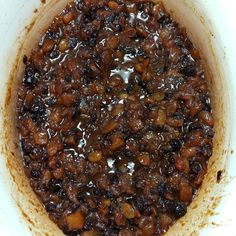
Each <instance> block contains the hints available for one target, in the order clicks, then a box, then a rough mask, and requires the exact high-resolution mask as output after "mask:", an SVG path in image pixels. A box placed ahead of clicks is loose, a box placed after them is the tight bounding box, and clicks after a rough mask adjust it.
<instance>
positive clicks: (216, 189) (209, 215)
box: [0, 0, 230, 235]
mask: <svg viewBox="0 0 236 236" xmlns="http://www.w3.org/2000/svg"><path fill="white" fill-rule="evenodd" d="M14 2H16V4H17V0H14ZM22 2H23V1H22ZM67 2H69V1H68V0H67V1H58V2H56V4H55V1H53V0H51V1H47V3H46V4H42V5H40V3H37V4H33V3H32V2H31V3H28V2H25V3H23V8H21V9H22V10H23V12H24V15H19V16H17V17H18V18H19V20H20V19H21V21H19V22H18V24H19V25H18V26H17V24H16V26H15V29H14V28H13V29H11V30H10V32H11V31H12V32H13V33H12V35H13V36H14V35H15V36H16V35H19V36H20V38H19V40H18V41H17V43H15V44H14V47H11V50H12V51H13V52H14V53H12V52H11V51H10V49H9V46H8V47H6V48H7V49H9V50H8V52H6V53H9V55H7V57H8V58H9V62H8V66H7V67H6V69H5V70H6V72H5V74H4V75H5V77H2V78H1V81H3V82H4V83H5V84H6V82H8V83H7V85H5V86H4V85H1V86H3V87H2V89H4V90H3V91H6V94H5V99H2V100H3V101H2V109H3V112H2V117H1V125H2V127H3V129H2V130H3V133H2V139H1V147H2V156H3V157H4V159H3V161H2V163H0V168H1V176H2V177H3V178H2V180H1V182H2V183H1V184H2V186H4V193H2V194H4V196H3V197H4V199H7V200H6V201H9V206H11V209H12V213H11V214H15V215H16V217H15V218H16V219H15V221H17V222H19V221H20V222H22V223H24V224H23V225H24V226H22V225H21V224H20V226H19V227H20V228H21V230H22V232H24V233H23V234H22V235H63V234H62V232H61V231H60V230H59V229H58V228H57V226H56V225H55V224H54V223H52V222H51V221H49V220H48V216H47V214H46V212H45V210H44V209H43V207H42V206H41V204H40V203H39V201H38V199H37V198H36V196H35V194H34V193H33V191H32V190H31V188H30V187H29V183H28V180H27V179H26V177H25V175H24V173H23V170H22V169H23V168H22V164H21V162H20V158H19V150H18V144H17V140H16V138H17V135H16V130H15V127H14V117H13V116H12V114H14V110H15V109H14V104H15V101H16V98H17V96H16V93H17V90H16V88H17V84H18V81H19V78H20V77H21V76H22V73H23V63H22V57H23V55H25V54H26V55H27V54H29V52H30V50H31V48H32V46H33V45H34V44H35V43H36V41H37V39H38V38H39V36H40V34H41V33H42V32H43V30H44V29H46V28H47V26H48V25H49V24H50V22H51V21H52V19H53V17H54V16H55V15H56V14H58V13H59V12H60V11H61V10H62V9H63V8H64V6H65V5H66V4H67ZM163 2H164V5H165V6H166V8H167V9H168V10H169V11H170V12H171V13H172V16H173V17H174V19H175V20H176V21H177V22H179V24H180V25H181V26H184V27H185V28H186V29H187V33H188V36H189V37H190V38H191V39H192V41H193V42H194V44H195V45H196V47H197V48H199V49H200V51H201V52H203V54H202V58H203V60H204V63H205V66H206V71H207V72H208V76H207V77H208V82H209V85H210V87H211V90H212V94H211V96H212V103H213V109H214V117H215V121H216V122H215V132H216V134H215V138H214V153H213V156H212V157H211V160H210V163H209V168H208V173H207V175H206V177H205V180H204V183H203V185H202V187H201V189H200V191H199V192H198V194H197V196H196V198H195V199H194V201H193V202H192V204H191V205H190V207H189V210H188V213H187V214H186V215H185V216H184V217H183V218H181V219H180V220H179V221H178V222H177V223H176V224H175V225H174V226H173V227H171V229H170V230H169V231H168V232H167V234H166V235H198V234H199V232H201V233H204V230H205V229H208V228H209V227H211V226H212V222H213V220H212V219H213V218H214V217H215V215H216V214H217V213H218V210H217V207H218V206H219V205H220V202H221V199H222V196H223V191H224V189H225V188H226V186H227V184H228V178H229V174H228V167H227V162H228V158H229V138H230V136H229V135H230V132H229V122H230V121H229V114H230V111H229V104H228V102H227V101H228V100H229V98H228V96H229V92H228V87H227V85H228V81H227V80H226V75H225V69H224V68H223V64H224V61H223V60H224V51H223V50H222V47H221V46H222V44H221V42H219V37H218V34H217V32H215V30H214V25H212V24H211V22H210V21H209V16H208V14H209V12H208V10H207V9H208V8H207V4H206V3H204V1H203V0H202V1H194V0H191V1H185V0H178V1H176V0H163ZM205 2H208V1H205ZM209 2H210V1H209ZM18 6H19V8H20V6H21V5H20V4H18ZM35 7H37V12H36V13H33V11H34V9H35ZM26 10H27V11H26ZM29 10H30V12H31V14H29V13H26V12H28V11H29ZM25 15H27V17H25ZM32 19H33V21H32ZM29 22H30V24H28V23H29ZM25 25H29V26H28V27H27V28H25V29H24V28H23V27H24V26H25ZM20 29H24V30H20ZM12 35H11V34H10V35H8V37H9V38H10V37H12ZM15 36H14V37H15ZM16 52H18V53H16ZM13 55H16V56H13ZM0 62H1V61H0ZM1 63H4V62H1ZM12 68H13V69H12ZM8 78H9V79H8ZM2 96H3V95H2ZM218 171H222V173H223V176H224V178H223V179H222V180H221V181H220V182H219V181H218V182H217V173H218ZM218 175H219V174H218ZM9 196H11V197H10V198H9ZM0 209H1V208H0ZM45 225H47V227H45ZM18 232H19V231H18ZM11 235H14V234H11Z"/></svg>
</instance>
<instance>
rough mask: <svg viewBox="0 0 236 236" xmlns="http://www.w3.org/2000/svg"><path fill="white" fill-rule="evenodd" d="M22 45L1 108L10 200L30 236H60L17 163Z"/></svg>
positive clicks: (212, 205) (206, 213)
mask: <svg viewBox="0 0 236 236" xmlns="http://www.w3.org/2000/svg"><path fill="white" fill-rule="evenodd" d="M41 2H42V4H45V3H46V1H45V0H41ZM54 4H55V3H54ZM65 5H66V1H65ZM40 11H41V9H39V10H38V12H40ZM36 20H37V18H35V19H33V21H32V22H31V24H30V25H29V26H27V27H25V37H24V38H27V36H28V35H29V33H31V30H32V28H33V26H34V25H35V22H36ZM23 44H24V40H23V41H22V42H21V44H20V47H19V51H18V55H17V57H16V60H15V61H16V62H15V64H14V65H13V67H12V71H11V75H10V77H9V80H8V85H7V92H6V97H5V104H4V108H3V111H2V113H3V117H4V121H3V126H4V130H3V140H4V143H5V145H4V146H3V148H2V150H1V151H2V152H3V155H4V156H5V158H6V163H7V164H6V165H7V169H8V171H9V174H10V176H11V179H12V182H13V183H14V185H15V190H16V191H14V192H13V191H12V193H14V196H12V198H13V199H14V200H15V201H16V205H17V207H18V208H19V210H20V212H21V215H22V218H23V219H24V220H26V221H27V222H28V228H29V230H30V231H32V235H45V236H49V235H50V236H53V235H55V236H58V235H62V234H60V233H58V232H59V231H57V230H55V231H54V229H56V228H55V226H54V227H53V229H52V233H51V230H50V227H51V225H53V223H52V222H51V224H48V223H49V221H50V220H49V218H48V219H46V218H45V217H47V215H46V213H45V211H44V209H43V208H42V205H41V204H40V202H39V201H38V200H37V198H36V196H35V195H34V193H33V192H32V190H31V188H30V187H29V183H28V182H27V179H26V177H25V175H24V172H23V166H22V163H21V162H20V158H19V157H20V155H19V145H18V143H17V142H16V133H15V130H14V126H13V124H14V120H12V119H13V116H12V113H13V110H14V109H13V107H12V100H14V98H15V97H14V96H15V94H16V93H15V87H17V84H16V82H17V80H16V77H17V75H18V71H19V67H20V64H21V63H22V62H21V60H22V58H21V54H22V50H23ZM219 110H220V109H219ZM9 118H10V120H9ZM219 123H220V121H219ZM224 127H225V126H224V122H222V123H221V124H219V127H218V129H221V131H219V133H218V134H217V139H218V140H217V142H216V145H215V147H214V148H215V149H217V150H219V151H218V153H219V152H220V151H222V148H221V143H223V139H224V135H222V136H221V134H224V130H225V128H224ZM11 129H12V130H11ZM220 136H221V137H220ZM221 139H222V140H221ZM13 150H14V151H13ZM226 152H228V151H227V150H225V149H224V150H223V151H222V154H221V155H220V157H221V156H222V155H226ZM229 152H230V151H229ZM231 154H233V150H231ZM216 161H218V159H216V160H214V161H213V162H212V163H211V165H213V164H214V163H215V162H216ZM213 170H214V168H213V169H212V171H213ZM218 170H219V169H218ZM221 170H222V171H225V170H224V169H221ZM216 173H217V175H218V172H217V171H216V172H214V173H210V174H212V175H211V176H210V177H208V176H207V181H209V183H215V182H216V181H215V178H216V175H215V174H216ZM210 174H209V175H210ZM213 177H214V182H213ZM225 181H226V180H225V175H224V178H223V179H221V181H220V184H219V185H222V186H224V185H223V184H225ZM204 182H206V181H204ZM206 184H208V183H206ZM207 191H210V190H209V189H208V190H207ZM207 191H206V192H204V191H203V192H201V194H205V195H207V194H208V192H207ZM18 195H20V197H21V198H22V197H24V198H26V199H27V201H28V203H30V205H31V209H30V210H26V209H25V208H24V207H22V204H21V200H20V198H18ZM221 198H222V196H215V197H212V198H211V203H210V204H209V209H211V210H209V209H208V210H205V211H204V212H203V215H202V218H203V219H206V218H207V217H208V216H211V215H215V214H217V212H215V211H214V209H215V208H216V207H217V206H218V205H219V203H220V201H221ZM28 205H29V204H28ZM197 207H198V201H195V202H194V204H193V205H192V209H191V210H193V209H195V208H197ZM212 209H213V210H212ZM35 212H37V213H38V215H37V216H39V217H40V218H41V217H42V218H44V221H43V222H44V224H45V223H46V224H47V225H48V226H47V231H48V232H50V233H47V232H44V234H42V233H39V230H38V229H35V227H38V226H39V223H38V221H37V219H35V218H33V219H32V215H33V214H34V213H35ZM202 222H203V221H202ZM178 223H179V224H180V225H182V226H183V227H191V225H185V222H184V220H181V221H180V222H177V224H178ZM211 223H212V224H216V223H214V222H211ZM206 225H208V222H206V223H202V224H201V225H199V226H200V228H201V227H202V228H204V227H205V226H206ZM41 226H42V228H45V225H42V224H41ZM183 227H180V229H181V231H182V229H183ZM54 232H55V233H54ZM181 233H182V232H181ZM179 235H181V234H179ZM182 235H185V234H184V233H182ZM189 235H192V236H194V235H198V233H197V232H193V231H191V233H190V234H189Z"/></svg>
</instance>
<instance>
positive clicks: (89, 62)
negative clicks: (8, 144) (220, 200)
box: [17, 0, 214, 236]
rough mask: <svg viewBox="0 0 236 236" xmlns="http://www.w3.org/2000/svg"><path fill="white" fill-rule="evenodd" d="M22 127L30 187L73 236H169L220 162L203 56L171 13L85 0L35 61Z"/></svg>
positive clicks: (21, 100)
mask: <svg viewBox="0 0 236 236" xmlns="http://www.w3.org/2000/svg"><path fill="white" fill-rule="evenodd" d="M23 61H24V63H25V74H24V77H23V78H22V83H21V86H20V87H19V92H18V104H17V114H18V121H17V128H18V129H19V134H20V136H19V141H20V144H21V148H22V161H23V163H24V166H25V173H26V175H27V177H28V178H29V179H30V184H31V186H32V188H33V190H34V191H35V193H36V194H37V196H38V197H39V199H40V201H41V202H42V203H43V205H44V206H45V208H46V210H47V212H48V213H49V217H50V219H51V220H53V221H54V222H55V223H56V224H57V225H58V226H59V227H60V228H61V229H62V230H63V231H64V232H65V234H67V235H82V236H95V235H107V236H112V235H114V236H115V235H119V236H130V235H135V236H136V235H137V236H139V235H140V236H152V235H162V234H163V233H164V232H165V231H166V230H167V229H168V227H169V226H170V225H172V224H173V223H174V222H175V221H176V220H177V219H178V218H180V217H182V216H184V215H185V214H186V212H187V206H188V205H189V204H190V202H191V201H192V198H193V197H194V195H195V193H196V191H197V189H198V188H199V187H200V185H201V183H202V181H203V178H204V175H205V173H206V171H207V163H208V160H209V158H210V156H211V154H212V138H213V136H214V131H213V125H214V121H213V117H212V113H211V104H210V97H209V92H208V86H207V81H206V79H205V74H204V70H203V66H202V65H201V60H200V57H199V52H198V51H197V50H196V49H195V47H194V46H193V45H192V43H191V42H190V41H189V39H188V38H187V35H186V33H185V30H184V29H181V28H179V27H178V24H177V23H175V22H173V20H172V19H171V17H170V15H169V14H168V13H167V12H166V11H165V9H164V8H163V6H162V4H160V3H159V4H154V3H153V2H149V1H135V0H133V1H123V0H119V1H116V2H115V1H106V0H102V1H95V0H84V1H81V0H77V1H75V2H73V3H72V4H71V5H68V6H67V7H66V9H65V10H64V11H63V12H62V13H61V14H60V15H58V16H57V17H55V19H54V21H53V22H52V24H51V26H50V27H49V28H48V30H47V31H46V32H45V33H44V34H43V35H42V37H41V39H40V40H39V42H38V44H37V45H36V46H35V47H34V49H33V50H32V52H31V55H29V56H28V57H27V56H25V57H24V58H23Z"/></svg>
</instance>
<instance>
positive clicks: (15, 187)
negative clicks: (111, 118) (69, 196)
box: [1, 1, 63, 236]
mask: <svg viewBox="0 0 236 236" xmlns="http://www.w3.org/2000/svg"><path fill="white" fill-rule="evenodd" d="M44 3H45V1H44ZM39 10H40V9H39ZM37 12H38V9H35V10H34V13H37ZM36 21H37V15H36V16H35V17H34V19H33V20H32V21H31V23H30V24H29V25H27V26H26V27H25V28H24V30H25V32H24V33H23V34H24V36H23V39H22V40H21V41H20V42H19V41H18V42H17V43H18V45H19V47H18V49H17V51H18V53H17V55H16V58H15V63H14V64H13V66H12V69H11V72H10V76H9V79H8V81H7V86H6V95H5V101H4V106H3V108H1V110H2V114H3V127H4V130H3V133H2V135H1V136H2V140H4V142H3V143H4V146H1V152H2V153H3V155H4V157H5V158H6V168H7V169H8V172H9V175H10V179H9V184H10V183H11V187H12V188H11V189H12V190H11V196H9V197H10V198H12V199H13V201H14V202H15V204H16V207H17V208H18V210H19V212H20V214H21V218H20V220H21V221H22V223H25V222H27V226H28V229H29V230H30V231H31V233H32V235H35V236H37V235H40V236H42V235H45V236H49V235H50V236H59V235H63V234H62V233H61V231H60V230H59V229H58V228H57V226H56V225H54V223H53V222H51V221H50V220H49V218H48V216H47V214H46V212H45V210H44V208H43V207H42V205H41V203H40V202H39V200H38V199H37V197H36V195H35V194H34V193H33V191H32V189H31V187H30V184H29V181H28V180H27V179H26V176H25V173H24V170H23V165H22V162H21V160H20V148H19V144H18V141H17V135H18V133H17V130H16V127H15V126H14V124H15V117H14V115H15V114H14V111H15V109H14V108H15V102H14V101H15V100H16V98H17V92H16V88H17V85H18V83H19V81H18V80H17V77H19V76H20V74H19V73H20V70H19V68H20V67H21V65H22V59H23V54H22V52H23V51H24V46H25V45H24V43H25V40H26V39H27V38H28V36H29V34H30V33H31V31H32V29H33V27H34V25H35V23H36ZM45 224H46V225H48V228H45V227H44V226H45ZM44 231H45V232H44ZM42 232H43V234H42Z"/></svg>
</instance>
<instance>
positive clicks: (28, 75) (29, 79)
mask: <svg viewBox="0 0 236 236" xmlns="http://www.w3.org/2000/svg"><path fill="white" fill-rule="evenodd" d="M39 79H40V72H39V71H38V70H37V69H34V68H32V67H26V69H25V75H24V78H23V83H24V85H25V86H27V87H29V88H33V87H35V86H36V85H37V83H38V81H39Z"/></svg>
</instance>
